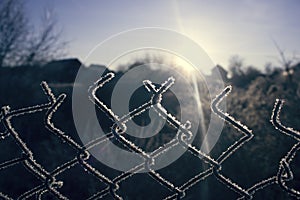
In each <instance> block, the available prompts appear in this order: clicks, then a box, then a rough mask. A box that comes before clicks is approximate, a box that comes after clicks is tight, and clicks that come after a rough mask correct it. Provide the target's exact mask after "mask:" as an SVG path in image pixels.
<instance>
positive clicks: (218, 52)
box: [0, 0, 300, 199]
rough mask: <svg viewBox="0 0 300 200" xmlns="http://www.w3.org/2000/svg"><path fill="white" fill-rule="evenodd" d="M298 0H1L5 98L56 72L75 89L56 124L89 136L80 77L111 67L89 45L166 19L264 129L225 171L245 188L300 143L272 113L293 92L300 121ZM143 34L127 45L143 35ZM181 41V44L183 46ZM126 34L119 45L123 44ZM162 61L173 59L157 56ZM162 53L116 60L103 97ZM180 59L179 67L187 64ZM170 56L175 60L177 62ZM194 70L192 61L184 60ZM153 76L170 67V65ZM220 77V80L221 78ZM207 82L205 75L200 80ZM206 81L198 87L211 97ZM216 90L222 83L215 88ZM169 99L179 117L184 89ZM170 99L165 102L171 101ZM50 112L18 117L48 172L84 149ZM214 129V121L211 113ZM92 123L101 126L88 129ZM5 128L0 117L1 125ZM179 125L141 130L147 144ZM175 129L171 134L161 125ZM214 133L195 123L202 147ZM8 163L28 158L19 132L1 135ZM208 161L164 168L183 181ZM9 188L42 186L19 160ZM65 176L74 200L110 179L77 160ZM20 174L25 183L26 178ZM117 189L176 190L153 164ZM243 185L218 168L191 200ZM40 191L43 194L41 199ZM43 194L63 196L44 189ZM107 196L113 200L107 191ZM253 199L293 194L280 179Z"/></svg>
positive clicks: (238, 110) (297, 180)
mask: <svg viewBox="0 0 300 200" xmlns="http://www.w3.org/2000/svg"><path fill="white" fill-rule="evenodd" d="M299 8H300V2H299V1H296V0H287V1H279V0H275V1H263V2H262V1H258V0H254V1H250V0H242V1H233V0H226V1H222V2H220V1H215V0H212V1H195V0H191V1H176V0H172V1H156V0H155V1H151V2H150V1H149V2H141V1H126V2H125V1H109V2H108V1H96V0H92V1H88V2H85V3H83V2H82V1H79V0H71V1H63V2H62V1H58V0H54V1H48V0H41V1H34V0H29V1H21V0H1V1H0V105H1V106H5V105H10V107H11V108H12V109H17V108H22V107H27V106H32V105H35V104H41V103H46V102H47V98H46V97H45V95H44V94H43V92H42V90H41V88H40V83H41V81H47V82H48V83H49V86H50V87H51V88H52V89H53V92H54V93H55V94H56V95H58V94H60V93H66V94H67V96H68V97H67V99H66V101H65V102H64V104H63V105H62V107H61V108H60V109H59V110H58V111H57V113H56V114H55V117H54V119H53V120H54V122H55V124H56V126H58V127H59V128H60V129H62V130H63V131H64V132H65V133H66V134H68V135H70V136H71V137H72V138H74V139H75V140H76V141H77V142H78V143H80V144H81V142H80V139H79V137H78V135H77V133H76V129H75V126H74V122H73V117H72V99H71V96H72V90H73V87H83V88H86V89H87V88H88V86H87V85H85V83H81V84H82V85H80V84H79V85H76V86H75V85H74V80H75V78H76V74H77V72H78V70H79V68H80V67H82V66H84V67H85V70H87V71H89V70H91V72H92V71H93V70H96V71H97V70H98V71H101V70H103V71H104V70H106V72H110V71H111V70H112V69H107V68H106V66H104V65H103V61H101V60H98V59H97V57H91V58H89V59H88V60H86V59H85V58H86V56H87V55H88V54H89V52H90V51H91V50H92V49H93V48H94V47H95V46H96V45H97V44H99V43H100V42H102V41H103V40H105V39H106V38H108V37H110V36H111V35H114V34H116V33H119V32H121V31H124V30H128V29H133V28H137V27H163V28H168V29H171V30H174V31H178V32H180V33H182V34H185V35H186V36H188V37H189V38H191V39H192V40H194V41H195V42H196V43H198V44H199V45H200V46H201V47H202V48H203V49H204V50H205V51H206V52H207V54H208V55H209V56H210V58H211V59H212V60H213V62H214V66H213V68H212V70H211V71H210V72H209V73H208V74H205V78H206V79H208V80H210V81H212V83H213V81H214V75H215V73H219V74H220V75H221V77H222V79H223V82H224V83H225V85H232V87H233V91H232V93H231V94H230V95H229V96H228V97H227V98H226V104H227V111H228V113H230V114H231V115H232V116H233V117H235V118H236V119H237V120H239V121H241V122H242V123H244V124H246V125H247V126H248V127H249V128H250V129H252V130H253V134H254V138H253V139H252V140H251V141H249V142H247V143H246V144H245V145H243V146H242V147H241V148H240V149H239V150H238V151H237V152H235V153H234V154H233V155H231V156H230V157H229V158H228V159H227V160H226V161H225V162H224V163H223V168H222V171H223V173H224V174H226V176H227V177H230V179H231V180H233V181H234V182H235V183H237V184H238V185H240V186H241V187H242V188H245V189H247V188H250V187H251V186H252V185H254V184H255V183H257V182H259V181H261V180H263V179H266V178H269V177H272V176H274V175H276V174H277V172H278V167H279V162H280V160H281V159H282V158H283V157H284V156H285V155H286V153H287V152H288V151H289V150H290V149H291V148H292V146H293V145H294V144H295V143H296V142H297V141H296V140H295V139H294V138H291V137H288V136H286V135H284V134H283V133H281V132H279V131H278V130H276V129H275V128H274V127H273V126H272V124H271V123H270V117H271V114H272V108H273V105H274V103H275V100H276V98H283V99H285V100H286V102H285V104H284V107H283V110H282V113H281V120H282V122H283V124H285V125H286V126H289V127H293V128H294V129H296V130H300V114H299V113H300V112H299V111H300V110H299V106H298V101H299V98H300V89H299V85H300V82H299V80H300V63H299V56H300V54H299V50H300V49H299V47H300V40H299V38H298V36H299V34H300V26H299V25H300V24H299V20H298V19H299V18H300V13H299V12H298V11H299ZM134 42H135V41H134V39H131V40H129V41H128V43H134ZM178 45H180V44H178ZM117 47H118V44H115V45H113V47H112V49H109V50H108V53H109V52H112V53H113V52H114V51H115V50H114V48H117ZM159 60H160V62H164V58H159ZM156 61H157V57H155V58H153V57H151V56H150V57H149V55H145V56H140V57H132V58H130V59H128V60H127V61H126V62H123V63H118V65H116V66H114V69H113V72H115V73H116V77H117V78H116V79H115V80H114V81H112V82H111V83H110V84H109V85H108V86H107V87H106V88H105V89H104V90H103V91H102V92H101V93H99V94H98V95H100V96H101V97H102V98H103V99H105V101H106V102H108V103H109V102H110V98H111V92H112V90H113V87H114V85H115V84H116V82H117V80H118V79H119V78H121V77H122V76H123V75H124V74H125V73H126V72H127V71H128V70H130V69H132V68H134V67H136V66H139V65H142V64H147V63H149V62H156ZM171 63H173V64H177V65H181V64H182V63H176V61H172V62H171ZM167 64H170V63H167ZM181 67H182V68H184V67H185V66H181ZM149 70H150V71H152V73H153V74H154V73H155V74H159V73H166V72H164V71H162V70H160V69H153V68H151V67H149ZM216 84H217V83H216ZM199 85H201V83H200V82H199ZM207 92H208V91H207V88H205V87H199V93H200V94H201V95H202V96H204V97H205V96H206V94H207ZM215 92H216V93H218V92H221V90H219V88H218V89H217V88H216V91H215ZM135 97H136V99H135V100H132V101H131V102H130V103H131V104H130V105H129V107H131V108H132V109H133V108H134V107H135V106H136V105H139V103H140V102H143V101H144V100H145V99H147V97H148V96H147V94H146V93H145V91H143V90H142V89H141V90H139V91H137V93H136V96H135ZM168 98H169V99H167V100H169V102H171V103H169V104H165V106H166V108H167V109H169V110H170V112H171V113H172V114H174V115H178V113H179V112H180V109H174V107H176V106H178V102H177V101H176V97H174V96H172V95H169V97H168ZM167 100H166V102H168V101H167ZM210 104H211V99H210V98H201V105H202V106H203V108H202V109H203V112H204V115H205V116H207V117H208V116H210V115H211V114H212V113H211V111H210ZM44 115H45V113H38V114H32V115H24V116H22V117H19V118H16V119H14V120H13V125H14V127H15V129H16V130H17V131H18V132H19V134H20V137H21V138H22V139H23V140H24V141H25V143H26V144H27V145H28V146H29V147H30V149H32V152H33V153H34V157H35V159H36V160H37V162H38V163H40V164H41V165H42V166H44V167H45V169H46V170H47V171H52V170H54V169H55V168H56V167H57V166H59V165H61V164H63V163H64V162H66V161H68V160H70V159H72V158H74V156H75V155H76V152H75V151H73V150H72V148H70V147H69V146H68V145H66V144H65V143H63V142H62V141H61V140H60V139H59V138H57V137H55V136H54V135H53V134H52V133H50V132H49V131H48V130H46V129H45V127H44V121H43V117H44ZM98 117H99V122H100V123H101V127H102V128H103V129H104V130H107V131H108V130H109V127H110V126H111V124H112V122H111V121H109V120H108V119H106V117H105V115H104V113H102V112H101V111H99V112H98ZM147 120H149V118H148V116H147V113H146V114H145V115H142V116H141V117H139V118H138V119H136V121H135V122H136V123H137V124H141V125H143V124H145V123H147ZM204 123H205V124H206V127H207V126H208V124H209V121H204ZM88 128H89V129H88V130H92V129H93V127H88ZM3 130H4V127H3V124H1V125H0V132H1V133H2V132H3ZM175 132H176V130H173V129H172V128H171V127H168V125H166V127H164V129H162V132H161V134H159V135H157V136H155V137H153V138H149V139H146V140H139V139H137V138H131V139H132V140H133V141H134V142H135V143H136V144H139V145H140V146H141V147H142V148H144V149H146V150H148V151H152V150H153V148H154V147H157V146H160V145H161V144H163V143H165V142H166V141H168V140H169V139H170V138H171V137H172V136H174V133H175ZM163 133H169V134H163ZM204 135H205V133H197V135H196V138H195V140H194V142H193V145H194V146H196V147H197V148H200V144H201V140H203V137H204ZM241 136H242V134H241V133H240V132H239V131H237V130H236V129H234V128H233V127H231V126H230V125H228V124H225V127H224V129H223V131H222V134H221V136H220V138H219V140H218V142H217V144H216V145H215V146H214V148H213V150H212V151H211V152H210V154H211V157H213V158H218V156H219V155H221V153H222V152H223V151H225V150H226V149H227V148H228V147H229V146H230V145H231V144H233V143H234V142H235V141H237V140H238V139H239V138H241ZM0 148H1V151H0V163H2V162H5V161H7V160H10V159H13V158H16V157H18V156H19V155H20V154H21V150H20V149H19V148H18V146H17V145H16V144H15V142H14V141H13V139H12V138H11V137H7V138H5V139H0ZM89 162H90V163H91V164H92V165H93V166H94V167H95V168H97V169H98V170H99V171H101V172H102V173H103V174H105V175H107V176H108V177H109V178H114V177H116V176H117V175H119V174H120V172H118V171H116V170H113V169H110V168H109V167H107V166H105V165H103V164H101V163H100V162H98V161H97V160H96V159H94V158H93V157H92V158H91V159H90V160H89ZM299 166H300V156H299V154H297V155H296V156H295V158H294V159H293V161H292V162H291V171H292V172H293V174H294V179H293V180H291V181H289V182H288V185H289V186H290V187H292V188H295V189H297V190H298V191H300V168H299ZM207 167H208V165H207V164H205V163H204V162H202V161H201V160H199V159H198V158H196V157H194V156H193V155H192V154H190V153H188V152H187V153H185V154H184V155H183V156H182V157H181V158H180V159H178V160H177V161H176V162H174V163H172V164H171V165H170V166H168V167H166V168H163V169H161V170H159V171H158V172H159V173H160V174H161V175H162V176H163V177H165V178H166V179H167V180H169V181H170V182H172V183H173V184H174V185H176V186H180V185H182V184H183V183H184V182H186V181H187V180H189V179H191V178H192V177H194V176H195V175H197V174H198V173H200V172H201V171H203V170H204V169H206V168H207ZM0 177H1V178H0V191H1V192H2V193H3V194H6V195H8V196H10V197H11V198H13V199H15V198H17V197H18V196H20V195H21V194H22V193H24V192H26V191H28V190H30V189H31V188H33V187H34V186H37V185H38V184H41V182H40V181H39V180H38V179H36V178H35V177H34V176H33V175H32V174H30V173H29V172H27V171H26V169H25V168H24V167H22V165H21V164H18V165H14V166H13V167H9V168H5V169H4V170H1V171H0ZM57 178H58V179H59V180H62V181H64V185H63V187H62V188H61V189H60V192H61V193H62V194H64V195H65V196H66V197H68V198H70V199H86V198H88V197H90V196H92V195H93V194H95V193H96V192H98V191H100V190H102V189H104V188H105V187H106V186H105V184H103V183H101V182H99V181H98V180H97V179H96V178H95V177H93V176H92V175H90V174H88V173H86V172H85V171H84V170H83V169H82V168H80V167H74V168H72V169H70V170H68V171H67V172H66V173H63V174H61V175H59V177H57ZM20 180H22V181H20ZM118 194H119V195H120V196H122V197H123V198H124V199H163V198H165V197H167V196H169V195H170V194H171V192H170V191H168V190H167V189H166V188H164V187H162V186H161V185H160V184H159V183H157V182H156V181H155V180H153V179H152V178H151V177H149V176H148V175H147V174H137V175H134V176H133V177H131V178H129V179H128V180H126V181H124V182H122V184H121V185H120V189H119V190H118ZM238 197H239V195H238V194H237V193H235V192H233V191H232V190H230V189H229V188H227V187H226V186H224V185H223V184H222V183H220V182H219V181H217V179H216V178H215V177H214V176H211V177H209V178H207V179H205V180H204V181H201V182H199V183H197V184H196V185H195V186H193V187H192V188H191V189H189V190H187V192H186V197H184V199H237V198H238ZM33 198H34V197H33ZM45 199H55V198H54V197H53V196H51V195H45ZM105 199H112V197H111V196H109V195H107V196H105ZM254 199H295V197H292V196H290V195H288V194H287V193H286V192H284V191H283V190H282V189H281V188H280V187H279V186H278V185H276V184H274V185H270V186H268V187H266V188H264V189H263V190H260V191H258V192H257V193H255V195H254Z"/></svg>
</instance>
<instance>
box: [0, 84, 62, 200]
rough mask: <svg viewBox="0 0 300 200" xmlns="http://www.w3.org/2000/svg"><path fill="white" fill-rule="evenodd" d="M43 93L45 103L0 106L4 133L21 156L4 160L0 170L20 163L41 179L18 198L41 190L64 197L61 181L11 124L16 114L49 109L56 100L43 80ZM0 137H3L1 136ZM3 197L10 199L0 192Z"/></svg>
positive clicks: (59, 197)
mask: <svg viewBox="0 0 300 200" xmlns="http://www.w3.org/2000/svg"><path fill="white" fill-rule="evenodd" d="M41 86H42V88H43V90H44V93H45V94H46V95H47V96H48V99H49V102H48V103H45V104H40V105H35V106H31V107H25V108H21V109H17V110H11V109H10V107H9V106H4V107H2V108H1V118H0V119H1V123H2V124H3V126H4V127H5V133H7V136H8V135H9V136H11V137H12V138H13V139H14V141H15V143H16V144H17V145H18V147H19V148H20V150H21V152H22V153H21V156H20V157H19V158H14V159H11V160H8V161H5V162H3V163H1V164H0V170H2V169H5V168H8V167H11V166H13V165H16V164H20V163H22V164H23V166H24V167H25V168H26V169H27V170H28V171H29V172H30V173H32V174H33V175H34V176H35V177H37V178H38V179H39V180H41V182H42V184H41V185H39V186H37V187H35V188H33V189H31V190H29V191H27V192H25V193H24V194H22V195H20V196H19V197H18V199H27V198H29V197H32V196H33V195H35V194H37V193H40V192H42V191H45V190H46V191H48V192H50V193H51V194H52V195H54V196H56V197H57V198H58V199H66V198H65V197H64V196H63V195H62V194H60V193H59V192H58V191H57V189H58V188H59V187H61V186H62V184H61V182H59V181H56V179H55V178H54V177H52V176H51V174H50V173H49V172H47V171H46V170H45V169H44V168H43V167H42V166H41V165H40V164H39V163H38V162H37V161H36V160H35V159H34V156H33V153H32V151H31V150H30V149H29V148H28V147H27V145H26V143H25V142H24V141H23V140H22V139H21V137H20V136H19V133H18V132H17V131H16V130H15V129H14V127H13V125H12V122H11V120H12V118H14V117H17V116H22V115H26V114H32V113H36V112H42V111H44V110H47V109H49V108H50V107H51V106H52V104H54V103H55V102H56V99H55V98H54V96H49V92H50V89H49V87H48V86H47V84H46V83H45V82H42V84H41ZM2 139H4V138H3V137H2ZM0 196H1V197H2V198H3V199H11V198H10V197H8V196H7V195H4V194H2V193H1V194H0Z"/></svg>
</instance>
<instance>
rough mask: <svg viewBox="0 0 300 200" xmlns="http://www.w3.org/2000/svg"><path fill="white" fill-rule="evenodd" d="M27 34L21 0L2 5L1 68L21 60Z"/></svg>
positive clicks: (0, 15) (0, 34)
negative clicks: (23, 43) (21, 51)
mask: <svg viewBox="0 0 300 200" xmlns="http://www.w3.org/2000/svg"><path fill="white" fill-rule="evenodd" d="M26 34H27V20H26V17H25V15H24V12H23V4H22V2H21V1H19V0H3V1H1V3H0V66H3V65H13V64H15V63H16V62H17V61H18V59H19V56H20V55H19V52H20V50H21V48H22V42H23V41H24V39H25V38H24V37H25V36H26Z"/></svg>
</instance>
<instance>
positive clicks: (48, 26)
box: [0, 0, 66, 66]
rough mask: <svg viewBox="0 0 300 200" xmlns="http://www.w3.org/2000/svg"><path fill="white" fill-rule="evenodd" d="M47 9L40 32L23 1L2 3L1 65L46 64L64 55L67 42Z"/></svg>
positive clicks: (0, 30) (3, 1) (0, 13)
mask: <svg viewBox="0 0 300 200" xmlns="http://www.w3.org/2000/svg"><path fill="white" fill-rule="evenodd" d="M56 26H57V23H56V20H55V17H54V16H53V12H50V11H49V10H46V11H45V12H44V15H43V17H42V20H41V26H40V27H39V29H38V30H35V29H34V26H32V25H30V24H29V23H28V20H27V17H26V15H25V9H24V5H23V3H22V1H21V0H1V1H0V66H14V65H18V64H21V65H34V64H43V63H44V62H47V61H49V60H52V59H54V58H58V57H61V55H63V54H62V53H63V49H64V48H65V44H66V43H65V42H61V41H60V37H61V31H57V30H56Z"/></svg>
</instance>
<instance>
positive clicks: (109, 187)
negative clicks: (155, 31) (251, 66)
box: [0, 73, 300, 199]
mask: <svg viewBox="0 0 300 200" xmlns="http://www.w3.org/2000/svg"><path fill="white" fill-rule="evenodd" d="M113 78H114V74H113V73H108V74H106V75H105V76H103V77H101V78H100V79H99V80H98V81H97V82H95V83H94V85H92V86H91V87H90V89H89V95H90V96H89V97H90V100H91V101H92V102H93V103H94V104H95V105H96V106H97V107H98V108H100V109H101V110H102V111H103V112H105V113H106V115H107V116H108V117H109V118H110V119H111V120H112V121H113V126H112V127H111V132H110V133H108V134H106V135H105V136H102V137H99V138H97V139H95V140H93V141H90V142H89V143H88V144H86V145H84V146H82V145H80V144H78V143H77V142H75V141H74V140H73V139H72V138H71V137H70V136H68V134H66V133H64V132H63V131H62V130H60V129H59V128H57V127H56V126H55V125H54V123H53V122H52V117H53V114H54V113H55V112H57V110H58V109H59V107H60V105H61V104H62V102H63V101H64V99H65V98H66V95H65V94H61V95H59V96H58V97H56V96H55V95H54V94H53V93H52V91H51V89H50V88H49V87H48V85H47V83H46V82H42V84H41V86H42V88H43V90H44V92H45V94H46V95H47V97H48V102H47V103H45V104H40V105H35V106H32V107H25V108H21V109H18V110H11V109H10V108H9V107H8V106H6V107H2V109H1V114H0V120H1V123H3V125H4V127H5V130H4V131H3V132H2V133H0V134H1V135H0V136H1V140H3V141H5V140H6V138H8V137H12V138H13V140H14V141H15V143H16V144H17V145H18V147H19V148H20V149H21V151H22V155H21V156H20V157H18V158H14V159H11V160H8V161H6V162H3V163H0V170H4V169H5V168H9V167H12V166H14V165H18V164H20V165H22V166H24V167H25V168H26V169H27V170H28V171H29V172H31V173H32V174H34V175H35V176H36V177H37V178H38V179H39V180H40V182H41V184H40V185H38V186H36V187H34V188H32V189H31V190H29V191H27V192H25V193H23V194H22V195H20V196H19V197H18V199H28V198H36V199H43V198H45V196H44V195H45V193H50V194H51V195H52V196H54V197H56V198H57V199H68V198H67V197H66V196H65V195H64V194H62V193H61V192H60V191H59V189H60V188H61V187H62V186H63V182H62V181H59V180H57V177H58V175H60V174H63V173H65V172H66V171H68V170H70V169H71V168H72V167H74V166H80V167H82V168H83V169H84V170H85V171H86V172H87V173H90V174H92V175H93V176H95V177H96V178H97V179H98V180H99V181H100V182H102V183H104V184H105V185H106V187H105V188H104V189H103V190H101V191H98V192H97V193H95V194H93V195H92V196H90V197H89V198H88V199H101V198H103V197H106V196H108V195H110V196H111V197H112V198H113V199H122V197H121V196H120V195H118V194H117V193H118V190H119V189H120V184H121V183H122V182H123V181H125V180H127V179H130V178H131V177H133V176H135V174H136V173H137V172H140V171H142V170H146V171H147V172H146V173H148V175H150V176H151V177H152V178H153V179H154V180H155V181H157V182H158V183H159V184H160V185H161V186H162V187H165V188H167V189H168V190H169V191H170V192H171V195H169V196H166V197H165V199H181V198H183V197H185V196H188V191H189V189H190V188H192V187H193V186H194V185H196V184H197V183H199V182H200V181H203V180H205V179H206V178H208V177H215V178H216V179H217V180H218V181H220V182H221V183H223V184H224V186H227V187H228V188H230V189H231V190H233V191H234V192H236V193H237V194H238V195H239V196H240V198H239V199H251V198H253V196H254V194H255V193H256V192H257V191H258V190H262V189H264V188H265V187H267V186H269V185H272V184H278V185H279V186H280V187H281V188H282V189H283V190H284V191H285V192H287V193H288V194H290V195H292V196H294V197H297V198H300V192H299V191H297V190H296V189H294V188H291V187H289V186H287V182H288V181H291V180H292V179H293V173H292V171H291V168H290V163H291V162H292V160H293V158H294V157H295V155H296V153H297V151H298V150H299V149H300V133H299V132H298V131H296V130H294V129H292V128H288V127H285V126H284V125H282V124H281V122H280V119H279V116H280V110H281V108H282V106H283V100H279V99H278V100H276V103H275V105H274V109H273V112H272V116H271V122H272V124H273V126H274V127H275V128H276V129H277V130H279V131H280V132H282V133H283V134H286V135H288V136H291V137H293V138H294V139H295V141H297V143H296V144H295V145H294V146H293V147H292V148H291V149H290V150H289V151H288V152H287V153H286V155H285V156H284V157H283V158H282V159H281V161H280V163H279V164H278V172H277V174H276V175H274V176H272V177H269V178H267V179H264V180H261V181H259V182H258V183H256V184H254V185H253V186H252V187H250V188H244V187H243V186H242V185H239V183H236V182H234V181H233V180H231V179H230V177H227V176H226V175H225V174H224V173H223V171H222V164H223V162H224V161H226V160H227V159H228V158H229V157H230V156H231V155H232V154H234V153H235V152H236V151H237V150H238V149H239V148H240V147H242V146H243V145H244V144H245V143H247V142H248V141H250V140H251V139H252V137H253V134H252V131H251V130H250V129H249V128H248V127H247V126H245V125H243V124H242V123H241V122H239V121H237V120H235V119H234V118H233V117H232V116H230V115H229V114H228V113H224V112H223V111H222V110H220V109H219V108H218V105H219V103H220V102H221V101H222V99H223V98H225V97H226V95H228V94H229V93H230V91H231V87H230V86H229V87H226V88H225V89H224V90H223V91H222V92H221V93H220V94H219V95H218V96H217V97H216V98H215V99H214V100H213V102H212V105H211V109H212V111H213V112H214V113H215V114H216V115H218V116H219V117H220V118H222V119H223V120H225V121H226V122H227V123H229V124H230V125H231V126H233V127H235V128H236V129H237V130H238V131H239V132H240V133H241V134H242V137H240V139H239V140H237V141H236V142H235V143H234V144H232V145H231V146H229V147H228V148H227V149H226V150H225V151H224V152H222V153H221V155H220V156H219V157H218V158H216V159H214V158H212V157H210V156H209V155H207V154H205V153H203V152H202V151H200V150H199V149H197V148H196V147H195V146H192V145H191V144H190V143H189V140H190V139H191V135H192V133H191V132H190V131H189V128H190V127H191V123H190V122H189V121H187V122H184V123H182V122H180V121H178V120H177V119H176V118H175V117H174V116H172V115H171V114H170V113H168V112H167V110H166V109H165V108H164V107H163V106H162V105H161V100H162V94H163V93H164V92H166V91H167V90H168V89H169V88H170V87H171V86H172V85H173V84H174V83H175V80H174V78H172V77H171V78H169V79H168V80H167V81H166V82H164V83H162V84H161V85H160V86H159V87H158V86H157V85H154V84H153V83H152V82H151V81H149V80H145V81H144V86H145V87H146V88H147V89H148V91H149V92H150V93H151V95H152V98H151V99H150V100H149V101H148V102H147V103H145V104H143V105H141V106H140V107H138V108H136V109H134V110H133V111H131V112H130V113H128V114H126V115H124V116H121V117H119V116H117V115H116V114H115V113H114V112H113V111H112V110H111V109H109V108H108V107H107V106H106V105H105V104H104V103H103V102H102V101H101V100H100V99H99V98H98V97H97V95H96V92H97V90H99V89H101V87H103V85H105V84H106V83H108V82H109V81H110V80H112V79H113ZM148 109H154V110H155V112H157V113H158V114H159V115H160V116H161V117H163V118H165V119H166V121H167V123H168V124H169V125H171V126H172V127H174V128H176V129H177V130H178V132H177V135H176V137H174V138H173V139H172V140H171V141H169V142H168V143H166V144H165V145H164V146H162V147H160V148H158V149H157V150H155V151H153V152H151V153H148V152H145V151H144V150H143V149H141V148H139V147H138V146H136V145H135V144H134V143H133V142H131V141H129V140H128V139H126V137H124V136H123V133H125V132H126V122H128V121H129V120H132V119H133V118H134V117H135V116H138V115H140V114H141V113H143V112H145V111H146V110H148ZM36 112H46V114H45V126H46V128H47V129H48V130H50V131H51V132H52V133H53V134H54V135H55V136H57V137H59V138H60V139H61V140H62V141H64V142H65V143H67V144H68V145H70V146H71V147H72V148H73V149H75V150H76V151H77V155H76V157H74V158H73V159H71V160H69V161H68V162H65V163H63V164H62V165H60V166H57V168H56V169H55V170H53V171H46V170H45V168H44V167H43V166H42V165H40V164H39V163H38V162H37V161H36V160H35V158H34V156H35V155H34V154H33V152H32V151H31V149H30V148H29V147H28V146H27V145H26V143H25V142H24V141H23V140H22V139H21V137H20V136H19V133H18V132H17V131H16V130H15V129H14V125H13V124H12V122H11V121H12V118H15V117H19V116H21V115H26V114H31V113H36ZM112 138H114V139H116V140H118V141H119V142H120V143H121V144H123V145H124V146H125V147H126V148H127V149H128V150H129V151H131V152H136V153H138V154H139V155H140V156H141V157H142V158H143V159H144V162H142V163H140V164H139V165H137V166H135V167H133V168H132V169H130V170H128V171H127V172H123V173H122V174H121V175H119V176H117V177H115V178H113V179H111V178H108V177H107V176H106V175H105V174H103V173H102V172H101V171H99V170H98V169H96V168H95V167H93V166H92V165H91V164H89V158H90V154H89V150H90V149H91V148H93V147H95V146H97V145H104V144H105V143H106V142H108V141H109V140H110V139H112ZM3 141H1V142H3ZM175 145H181V146H182V147H184V148H185V149H186V150H187V151H188V152H190V153H191V154H193V155H194V156H195V157H197V158H198V159H200V160H201V161H203V162H205V163H207V164H208V165H209V166H210V167H209V168H208V169H207V170H205V171H202V172H200V173H198V174H197V175H196V176H194V177H192V178H191V179H189V180H188V181H186V182H185V183H183V184H182V185H180V186H176V185H175V183H172V182H171V181H169V180H167V178H165V177H163V176H162V175H161V174H159V173H158V172H157V171H155V170H153V166H155V160H156V158H157V157H159V156H160V155H162V154H164V153H165V152H166V151H169V150H170V149H172V148H173V147H174V146H175ZM0 197H2V198H3V199H12V198H10V197H9V196H7V195H6V194H5V191H3V192H0Z"/></svg>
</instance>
